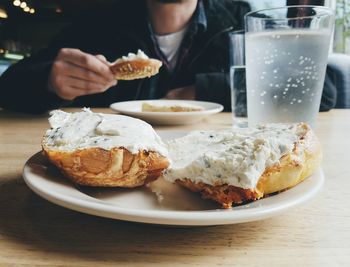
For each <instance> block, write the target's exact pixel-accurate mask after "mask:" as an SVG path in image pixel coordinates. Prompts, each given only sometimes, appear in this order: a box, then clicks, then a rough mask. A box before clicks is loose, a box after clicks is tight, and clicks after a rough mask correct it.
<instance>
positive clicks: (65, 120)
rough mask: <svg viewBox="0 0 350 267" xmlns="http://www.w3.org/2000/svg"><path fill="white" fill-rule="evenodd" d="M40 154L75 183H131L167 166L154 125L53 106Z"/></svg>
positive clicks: (137, 183)
mask: <svg viewBox="0 0 350 267" xmlns="http://www.w3.org/2000/svg"><path fill="white" fill-rule="evenodd" d="M50 124H51V129H49V130H48V131H47V132H46V134H45V136H44V138H43V140H42V149H43V153H44V155H46V156H47V158H48V159H49V160H50V161H51V162H52V163H53V164H54V165H55V166H57V167H58V168H59V170H60V171H61V172H62V173H63V174H64V175H65V176H66V177H67V178H69V179H70V180H72V181H73V182H75V183H78V184H81V185H87V186H103V187H136V186H141V185H144V184H146V183H148V182H150V181H152V180H155V179H157V178H158V177H159V176H160V175H161V174H162V171H163V170H164V169H166V168H167V167H168V165H169V161H168V159H167V157H166V153H167V150H166V148H165V146H164V145H163V143H162V141H161V140H160V138H159V137H158V135H157V134H156V133H155V132H154V130H153V128H152V127H151V126H150V125H149V124H147V123H145V122H143V121H141V120H138V119H134V118H131V117H127V116H121V115H107V114H99V113H92V112H91V111H89V110H84V111H82V112H77V113H66V112H63V111H54V112H53V113H52V117H51V118H50Z"/></svg>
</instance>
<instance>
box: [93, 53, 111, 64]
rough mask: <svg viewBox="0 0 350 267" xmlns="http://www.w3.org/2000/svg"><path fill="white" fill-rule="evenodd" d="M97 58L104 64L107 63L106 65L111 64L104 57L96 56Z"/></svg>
mask: <svg viewBox="0 0 350 267" xmlns="http://www.w3.org/2000/svg"><path fill="white" fill-rule="evenodd" d="M95 57H97V59H99V60H101V62H102V63H106V64H108V63H109V62H108V60H107V59H106V57H105V56H104V55H100V54H99V55H96V56H95Z"/></svg>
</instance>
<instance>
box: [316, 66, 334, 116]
mask: <svg viewBox="0 0 350 267" xmlns="http://www.w3.org/2000/svg"><path fill="white" fill-rule="evenodd" d="M336 102H337V89H336V87H335V75H334V72H333V70H332V69H331V68H330V67H327V71H326V77H325V81H324V86H323V92H322V98H321V105H320V111H328V110H330V109H332V108H334V107H335V105H336Z"/></svg>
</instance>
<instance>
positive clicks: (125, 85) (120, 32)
mask: <svg viewBox="0 0 350 267" xmlns="http://www.w3.org/2000/svg"><path fill="white" fill-rule="evenodd" d="M249 9H250V8H249V5H248V4H246V3H244V2H240V1H231V0H220V1H217V0H203V1H199V4H198V7H197V10H196V13H195V15H194V16H193V19H192V22H191V24H190V27H189V30H188V32H187V34H186V36H185V38H184V41H183V43H182V45H181V47H180V49H181V50H180V56H179V59H178V64H177V66H176V68H175V70H174V71H170V70H169V68H168V67H167V62H166V59H165V58H164V56H163V55H162V53H161V52H160V50H159V48H158V46H157V44H156V42H155V38H154V35H153V33H152V29H151V27H150V23H149V20H148V18H147V12H146V6H145V1H139V0H130V1H120V2H119V3H118V4H115V5H114V6H113V7H108V8H106V9H105V10H103V11H102V12H96V14H94V15H91V16H89V17H88V18H85V19H81V21H79V22H77V23H74V24H73V25H72V26H70V27H68V28H67V29H66V30H64V31H63V32H62V33H61V34H60V35H59V36H57V38H55V40H54V41H53V42H52V43H51V44H50V45H49V46H48V48H47V49H45V50H43V51H41V52H39V53H37V54H35V55H33V56H31V57H30V58H27V59H24V60H22V61H21V62H19V63H17V64H16V65H14V66H12V67H10V68H9V69H8V70H7V71H6V72H5V73H4V74H3V75H2V76H1V77H0V106H1V107H4V108H8V109H12V110H17V111H24V112H31V113H41V112H45V111H47V110H49V109H54V108H58V107H62V106H86V107H96V106H109V105H110V104H111V103H113V102H117V101H124V100H136V99H157V98H162V97H164V96H165V95H166V93H167V92H168V91H169V90H171V89H173V88H178V87H182V86H187V85H195V86H196V98H197V100H206V101H212V102H218V103H221V104H223V105H224V106H225V109H226V110H229V109H230V89H229V79H228V72H229V71H228V70H229V49H228V32H229V31H231V30H239V29H243V27H244V20H243V16H244V14H245V13H246V12H248V11H249ZM63 47H68V48H78V49H80V50H82V51H84V52H87V53H90V54H102V55H104V56H105V57H106V58H107V59H108V60H109V61H114V60H115V59H116V58H119V57H121V56H122V55H126V54H128V53H129V52H136V51H137V50H138V49H141V50H143V51H144V52H145V53H146V54H147V55H148V56H150V57H153V58H159V59H161V60H162V61H163V63H164V67H162V68H161V69H160V72H159V74H158V75H156V76H154V77H151V78H149V79H142V80H134V81H119V82H118V84H117V85H116V86H115V87H112V88H110V89H109V90H107V91H106V92H104V93H101V94H95V95H87V96H81V97H78V98H76V99H75V100H74V101H64V100H63V99H60V98H59V97H58V96H57V95H55V94H53V93H51V92H49V91H48V88H47V84H48V76H49V73H50V69H51V65H52V63H53V61H54V59H55V57H56V56H57V54H58V52H59V50H60V49H61V48H63ZM327 88H328V87H327ZM327 88H325V89H327ZM332 89H334V88H332ZM327 92H328V91H327ZM330 95H332V93H329V92H328V94H327V96H330ZM334 98H335V97H334ZM332 107H333V106H332V105H330V106H326V108H325V109H329V108H332Z"/></svg>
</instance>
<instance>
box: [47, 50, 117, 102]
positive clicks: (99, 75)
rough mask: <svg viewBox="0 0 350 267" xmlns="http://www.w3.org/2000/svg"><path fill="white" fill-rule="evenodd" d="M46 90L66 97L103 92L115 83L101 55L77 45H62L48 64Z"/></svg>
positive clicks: (67, 98) (66, 98) (69, 98)
mask: <svg viewBox="0 0 350 267" xmlns="http://www.w3.org/2000/svg"><path fill="white" fill-rule="evenodd" d="M48 83H49V84H48V86H49V90H50V91H53V92H54V93H56V94H57V95H58V96H59V97H61V98H63V99H65V100H73V99H74V98H76V97H78V96H82V95H90V94H96V93H102V92H104V91H106V90H107V89H108V88H110V87H112V86H114V85H116V84H117V81H116V79H115V78H114V75H113V73H112V72H111V70H110V69H109V65H108V61H107V60H106V58H105V57H104V56H102V55H96V56H94V55H90V54H87V53H84V52H82V51H80V50H79V49H72V48H62V49H61V50H60V51H59V53H58V55H57V57H56V59H55V61H54V63H53V65H52V68H51V72H50V75H49V81H48Z"/></svg>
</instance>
